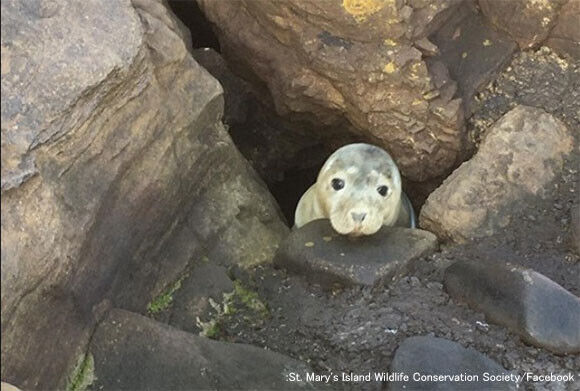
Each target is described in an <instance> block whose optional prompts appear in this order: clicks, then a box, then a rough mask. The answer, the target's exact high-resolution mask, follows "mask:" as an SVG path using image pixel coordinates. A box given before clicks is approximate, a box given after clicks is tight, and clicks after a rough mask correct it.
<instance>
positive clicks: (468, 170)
mask: <svg viewBox="0 0 580 391" xmlns="http://www.w3.org/2000/svg"><path fill="white" fill-rule="evenodd" d="M572 146H573V138H572V135H571V134H570V132H569V131H568V129H567V128H566V126H565V125H564V124H563V123H562V122H560V121H559V120H558V119H556V118H554V117H553V116H551V115H550V114H548V113H546V112H545V111H543V110H541V109H537V108H532V107H526V106H518V107H516V108H514V109H513V110H511V111H510V112H508V113H507V114H505V115H504V116H503V117H502V118H501V119H500V120H498V121H497V122H496V123H495V124H494V125H493V127H492V128H491V129H489V130H488V132H487V133H486V134H485V135H484V139H483V141H482V143H481V145H480V147H479V151H478V152H477V153H476V154H475V156H474V157H473V158H472V159H471V160H469V161H468V162H465V163H463V164H462V165H461V166H460V167H459V168H458V169H457V170H455V171H454V172H453V173H452V174H451V175H450V176H449V177H448V178H447V179H445V181H444V182H443V184H442V185H441V186H440V187H439V188H438V189H437V190H435V191H434V192H433V193H431V195H430V196H429V198H427V201H426V202H425V205H424V206H423V209H422V210H421V214H420V218H419V221H420V226H421V227H422V228H424V229H427V230H429V231H431V232H434V233H435V234H436V235H437V236H439V237H444V238H447V239H451V240H452V241H455V242H465V241H467V240H469V239H470V238H475V237H483V236H489V235H492V234H494V233H496V232H498V230H499V229H501V228H502V227H505V226H507V225H508V224H509V222H510V221H511V219H512V215H513V214H514V212H515V211H516V210H517V209H518V207H521V205H522V204H523V203H524V199H525V198H526V197H531V198H535V197H541V196H542V194H543V190H544V187H545V186H546V185H547V184H548V183H550V181H552V180H553V179H554V178H555V177H556V175H558V174H559V173H560V171H561V169H562V164H563V159H564V156H565V155H566V154H568V153H570V152H571V151H572Z"/></svg>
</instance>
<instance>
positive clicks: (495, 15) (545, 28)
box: [479, 0, 575, 49]
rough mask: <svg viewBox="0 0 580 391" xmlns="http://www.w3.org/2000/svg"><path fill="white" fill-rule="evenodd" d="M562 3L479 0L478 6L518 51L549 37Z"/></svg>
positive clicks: (521, 0)
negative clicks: (516, 44) (513, 41)
mask: <svg viewBox="0 0 580 391" xmlns="http://www.w3.org/2000/svg"><path fill="white" fill-rule="evenodd" d="M565 1H566V0H556V1H543V0H539V1H534V0H510V1H498V0H479V6H480V7H481V11H482V12H483V14H484V15H485V16H486V17H487V18H488V20H489V21H490V22H491V24H493V25H494V26H495V27H496V28H498V29H500V30H503V31H505V32H506V33H508V34H509V35H510V36H511V37H512V38H513V39H514V40H515V41H516V42H517V43H518V44H519V45H520V48H522V49H529V48H530V47H534V46H537V45H539V44H540V43H541V42H542V41H544V40H545V39H546V37H548V34H549V33H550V30H551V29H552V28H553V27H554V24H555V23H556V18H557V17H558V12H559V11H560V7H561V6H562V4H563V3H564V2H565ZM571 1H575V0H571Z"/></svg>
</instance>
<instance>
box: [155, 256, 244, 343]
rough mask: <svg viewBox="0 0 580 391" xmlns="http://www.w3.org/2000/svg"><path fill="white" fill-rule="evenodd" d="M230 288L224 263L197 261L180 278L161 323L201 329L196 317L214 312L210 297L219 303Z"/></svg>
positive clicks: (232, 286)
mask: <svg viewBox="0 0 580 391" xmlns="http://www.w3.org/2000/svg"><path fill="white" fill-rule="evenodd" d="M233 290H234V285H233V283H232V280H230V279H229V277H228V276H227V274H226V270H225V268H224V267H222V266H216V265H213V264H211V263H206V264H204V265H200V266H199V267H196V268H194V269H193V270H192V272H191V273H190V275H189V276H188V277H187V278H185V279H184V280H183V282H182V283H181V288H180V289H179V290H178V291H177V292H176V293H175V294H174V296H173V305H172V307H171V309H170V310H169V314H168V317H167V321H166V322H165V323H168V324H170V325H171V326H173V327H177V328H179V329H181V330H184V331H188V332H191V333H195V334H198V333H199V332H200V331H201V329H200V328H199V327H198V325H197V319H198V318H199V319H201V320H205V319H210V318H214V317H215V315H216V309H215V308H213V307H212V305H211V301H213V302H214V303H222V302H223V300H224V295H226V294H230V293H231V292H232V291H233Z"/></svg>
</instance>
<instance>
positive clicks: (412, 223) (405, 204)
mask: <svg viewBox="0 0 580 391" xmlns="http://www.w3.org/2000/svg"><path fill="white" fill-rule="evenodd" d="M401 200H402V201H403V207H404V208H405V209H406V210H407V215H409V228H417V217H416V216H415V210H414V209H413V204H411V201H410V200H409V197H407V194H405V192H404V191H403V192H401Z"/></svg>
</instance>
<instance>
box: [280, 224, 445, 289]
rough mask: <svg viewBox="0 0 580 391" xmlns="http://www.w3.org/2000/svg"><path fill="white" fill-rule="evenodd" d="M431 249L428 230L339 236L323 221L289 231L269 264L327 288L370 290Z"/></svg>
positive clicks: (388, 230)
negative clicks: (339, 286)
mask: <svg viewBox="0 0 580 391" xmlns="http://www.w3.org/2000/svg"><path fill="white" fill-rule="evenodd" d="M436 249H437V239H436V238H435V235H433V234H432V233H430V232H427V231H423V230H419V229H409V228H400V227H382V228H381V229H380V230H379V232H377V233H376V234H374V235H371V236H367V237H361V238H356V239H353V238H349V237H347V236H343V235H339V234H338V233H336V232H335V231H334V230H333V229H332V226H331V225H330V223H329V222H328V220H316V221H313V222H311V223H309V224H306V225H305V226H303V227H301V228H299V229H296V230H294V231H292V233H291V234H290V235H289V236H288V238H286V240H284V241H283V242H282V243H281V245H280V249H279V250H278V252H277V253H276V257H275V258H274V263H275V264H276V265H277V266H279V267H284V268H286V269H288V270H290V271H293V272H296V273H299V274H302V275H304V276H306V277H307V278H308V279H309V280H310V281H311V282H313V283H317V284H320V285H323V286H325V287H332V286H333V284H341V285H346V286H352V285H363V286H373V285H376V284H379V283H382V282H390V281H391V280H392V279H395V278H396V277H398V276H401V275H404V274H406V273H407V272H408V271H409V269H410V268H411V267H412V263H413V261H414V260H415V259H417V258H419V257H422V256H424V255H427V254H429V253H430V252H433V251H435V250H436Z"/></svg>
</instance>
